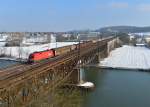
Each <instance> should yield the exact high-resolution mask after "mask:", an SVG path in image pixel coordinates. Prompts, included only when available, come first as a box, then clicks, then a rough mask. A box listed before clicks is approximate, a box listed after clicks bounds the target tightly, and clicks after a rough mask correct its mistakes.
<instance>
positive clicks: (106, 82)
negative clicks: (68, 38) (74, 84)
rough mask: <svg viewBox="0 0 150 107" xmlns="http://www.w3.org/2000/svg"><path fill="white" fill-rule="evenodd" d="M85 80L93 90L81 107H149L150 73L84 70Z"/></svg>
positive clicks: (97, 69) (96, 69)
mask: <svg viewBox="0 0 150 107" xmlns="http://www.w3.org/2000/svg"><path fill="white" fill-rule="evenodd" d="M84 72H85V78H86V80H87V81H90V82H93V83H94V84H95V86H96V87H95V89H94V90H93V91H92V92H90V93H89V94H88V95H87V96H86V98H85V99H84V106H83V107H150V73H148V72H139V71H130V70H101V69H99V68H85V69H84Z"/></svg>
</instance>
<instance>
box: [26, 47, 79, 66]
mask: <svg viewBox="0 0 150 107" xmlns="http://www.w3.org/2000/svg"><path fill="white" fill-rule="evenodd" d="M77 47H78V46H77V45H70V46H64V47H60V48H55V49H48V50H45V51H38V52H34V53H31V54H30V55H29V58H28V61H27V62H28V63H35V62H39V61H42V60H45V59H49V58H53V57H56V56H59V55H62V54H65V53H68V52H70V51H73V50H76V49H77Z"/></svg>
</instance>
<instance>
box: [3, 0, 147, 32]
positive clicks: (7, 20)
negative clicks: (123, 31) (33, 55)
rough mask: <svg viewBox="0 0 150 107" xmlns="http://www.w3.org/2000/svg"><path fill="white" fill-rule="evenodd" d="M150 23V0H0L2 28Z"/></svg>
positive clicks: (52, 28)
mask: <svg viewBox="0 0 150 107" xmlns="http://www.w3.org/2000/svg"><path fill="white" fill-rule="evenodd" d="M112 25H113V26H114V25H132V26H150V0H0V31H68V30H73V29H76V30H78V29H97V28H100V27H103V26H112Z"/></svg>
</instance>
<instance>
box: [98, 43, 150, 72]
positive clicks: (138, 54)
mask: <svg viewBox="0 0 150 107" xmlns="http://www.w3.org/2000/svg"><path fill="white" fill-rule="evenodd" d="M149 58H150V49H148V48H146V47H134V46H127V45H125V46H123V47H121V48H118V49H116V50H114V51H112V52H111V53H110V56H109V57H108V58H105V59H104V60H103V61H101V62H100V66H102V67H110V68H125V69H143V70H148V69H150V60H149Z"/></svg>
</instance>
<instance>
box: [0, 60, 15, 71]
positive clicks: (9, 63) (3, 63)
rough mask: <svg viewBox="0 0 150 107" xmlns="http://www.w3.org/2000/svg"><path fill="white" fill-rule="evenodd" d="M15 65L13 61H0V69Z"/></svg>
mask: <svg viewBox="0 0 150 107" xmlns="http://www.w3.org/2000/svg"><path fill="white" fill-rule="evenodd" d="M17 63H18V62H15V61H8V60H3V59H0V69H2V68H6V67H8V66H12V65H14V64H17Z"/></svg>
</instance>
